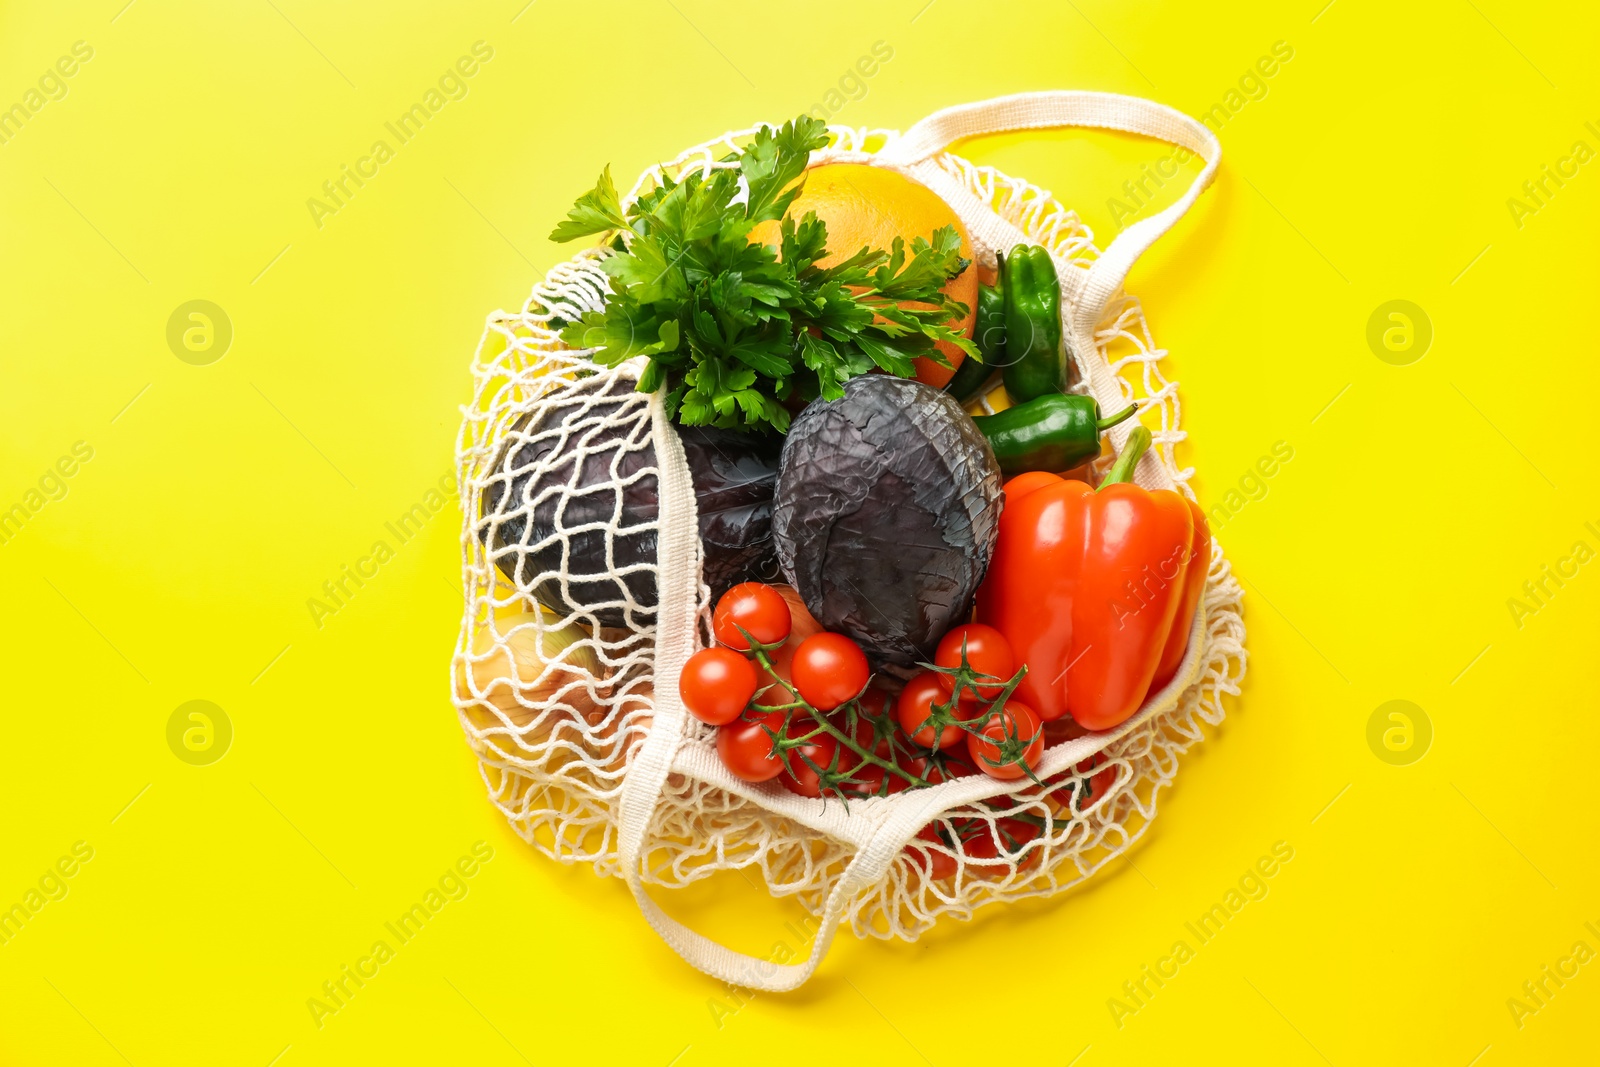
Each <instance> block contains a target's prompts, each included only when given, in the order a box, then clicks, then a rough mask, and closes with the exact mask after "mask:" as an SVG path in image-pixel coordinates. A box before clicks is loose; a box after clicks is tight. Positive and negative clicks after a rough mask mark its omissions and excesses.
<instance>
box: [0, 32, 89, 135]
mask: <svg viewBox="0 0 1600 1067" xmlns="http://www.w3.org/2000/svg"><path fill="white" fill-rule="evenodd" d="M93 58H94V46H93V45H91V44H90V43H89V42H88V41H74V42H72V50H71V53H70V54H68V55H63V56H61V57H60V58H59V59H57V60H56V61H55V63H54V64H53V65H52V66H49V67H46V68H45V71H44V73H43V74H41V75H39V80H38V81H37V82H35V83H34V84H33V85H31V86H29V87H28V88H27V89H26V90H25V91H24V92H23V94H22V96H21V98H20V99H18V100H17V102H16V103H14V104H12V105H11V106H10V107H9V108H6V109H5V110H4V111H0V145H8V144H10V143H11V141H12V138H14V137H16V136H17V134H19V133H21V132H22V127H23V126H24V125H26V124H27V122H28V121H29V120H30V119H32V118H33V117H34V116H36V115H38V114H39V112H41V111H43V110H44V109H45V105H47V104H49V103H50V102H51V101H52V100H65V99H66V98H67V93H68V92H70V91H71V87H70V86H69V85H68V84H67V79H68V78H70V77H72V76H73V75H75V74H77V73H78V70H79V68H81V67H82V66H83V64H85V63H87V62H89V60H91V59H93Z"/></svg>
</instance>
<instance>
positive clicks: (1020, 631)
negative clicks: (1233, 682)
mask: <svg viewBox="0 0 1600 1067" xmlns="http://www.w3.org/2000/svg"><path fill="white" fill-rule="evenodd" d="M1149 446H1150V431H1149V430H1147V429H1145V428H1144V427H1142V426H1140V427H1138V428H1136V429H1135V430H1134V431H1133V433H1132V434H1130V435H1129V438H1128V443H1127V445H1126V446H1125V447H1124V448H1123V451H1122V454H1121V455H1120V456H1118V457H1117V462H1116V464H1115V465H1114V466H1113V467H1112V469H1111V471H1110V473H1108V474H1107V475H1106V479H1105V481H1104V482H1102V483H1101V485H1100V488H1099V489H1091V488H1090V487H1089V486H1088V485H1087V484H1085V483H1084V482H1078V481H1068V480H1067V479H1064V478H1060V477H1056V476H1053V475H1052V476H1042V475H1041V474H1040V473H1039V472H1030V473H1028V474H1024V475H1020V476H1019V477H1017V478H1014V479H1012V481H1011V482H1009V483H1007V485H1006V506H1005V511H1004V512H1002V513H1001V516H1000V537H999V541H998V543H997V544H996V545H995V552H994V557H993V560H992V561H991V562H990V564H989V572H988V574H987V576H986V577H985V578H984V582H983V585H982V587H980V589H979V590H978V620H979V621H980V622H985V623H988V624H989V625H990V626H993V627H994V628H995V629H997V630H999V631H1000V632H1001V633H1002V634H1004V635H1005V637H1006V640H1008V641H1009V642H1010V643H1011V647H1012V650H1013V651H1014V652H1015V653H1016V659H1017V662H1018V663H1025V664H1027V667H1028V674H1027V677H1025V678H1024V679H1023V680H1022V683H1021V684H1020V685H1019V686H1018V687H1017V690H1016V695H1017V699H1019V700H1020V701H1022V702H1023V703H1025V704H1027V705H1028V706H1029V707H1031V708H1033V709H1034V710H1035V711H1036V712H1038V714H1039V716H1040V718H1043V719H1045V720H1051V719H1059V718H1060V717H1061V716H1063V715H1067V714H1070V715H1071V716H1072V718H1073V720H1074V721H1076V722H1077V723H1078V724H1079V725H1080V726H1083V727H1085V728H1087V729H1090V730H1106V729H1109V728H1111V727H1113V726H1116V725H1117V724H1118V723H1121V722H1123V721H1124V720H1126V719H1127V718H1128V717H1129V716H1131V715H1132V714H1133V713H1134V712H1136V711H1138V710H1139V707H1140V705H1142V704H1143V703H1144V701H1145V698H1146V696H1148V695H1149V693H1150V692H1151V690H1152V689H1155V688H1159V687H1160V686H1161V685H1162V684H1164V683H1165V682H1166V681H1167V680H1169V679H1170V678H1171V677H1172V675H1173V674H1174V673H1175V672H1176V670H1177V667H1178V665H1179V664H1180V663H1181V662H1182V660H1183V655H1184V652H1185V651H1186V650H1187V648H1188V644H1189V632H1190V628H1191V626H1192V624H1193V620H1194V612H1195V609H1196V607H1197V605H1198V604H1199V602H1200V596H1201V594H1202V593H1203V592H1204V588H1205V579H1206V571H1207V569H1208V568H1209V566H1210V562H1211V534H1210V531H1209V530H1208V528H1207V526H1206V520H1205V515H1204V513H1202V512H1201V511H1200V508H1199V506H1198V505H1196V504H1195V503H1194V502H1193V501H1191V500H1189V499H1188V498H1186V497H1184V496H1183V495H1182V494H1180V493H1176V492H1173V491H1171V490H1154V491H1152V490H1148V489H1143V488H1141V487H1139V486H1137V485H1133V484H1131V481H1130V479H1131V478H1132V476H1133V469H1134V467H1135V466H1136V465H1137V464H1138V461H1139V457H1140V456H1141V455H1142V454H1143V453H1144V451H1145V450H1146V449H1147V448H1149Z"/></svg>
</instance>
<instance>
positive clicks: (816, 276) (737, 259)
mask: <svg viewBox="0 0 1600 1067" xmlns="http://www.w3.org/2000/svg"><path fill="white" fill-rule="evenodd" d="M827 143H828V136H827V130H826V127H825V126H824V124H823V123H822V122H821V121H820V120H819V119H815V118H812V117H810V116H806V115H802V116H800V117H799V118H797V119H795V120H794V121H792V122H787V123H785V124H784V125H783V126H781V127H779V128H778V129H776V130H774V129H773V128H772V127H770V126H763V127H762V128H761V129H760V130H759V131H757V132H756V134H755V136H754V137H753V138H752V139H751V141H750V143H749V144H748V145H747V146H746V147H745V149H744V151H743V152H742V153H739V154H738V155H736V156H730V157H728V158H727V159H724V160H720V161H718V164H719V165H716V166H713V167H712V168H710V169H709V170H707V169H696V170H693V171H691V172H689V173H687V174H685V175H683V176H682V177H680V178H677V179H674V178H672V177H666V178H663V180H662V181H661V182H660V183H659V184H658V185H656V186H655V187H654V188H652V189H650V190H648V191H646V192H645V193H643V194H641V195H640V196H639V197H638V199H637V200H635V201H634V202H633V203H632V204H630V205H628V207H627V208H626V209H624V208H623V206H622V204H621V201H620V200H619V198H618V196H617V191H616V187H615V186H614V185H613V184H612V181H611V172H610V169H609V168H607V169H606V170H605V171H604V172H602V173H601V175H600V180H599V181H598V182H597V183H596V185H595V187H594V188H593V189H592V190H590V191H589V192H587V193H585V194H584V195H583V196H581V197H579V198H578V201H577V203H575V204H574V205H573V207H572V210H571V211H569V212H568V214H567V220H566V221H564V222H562V223H561V224H560V225H558V226H557V227H556V229H555V232H554V233H552V234H551V239H552V240H556V241H570V240H574V239H576V238H579V237H585V236H590V235H594V234H611V233H613V232H615V233H616V234H617V237H616V239H615V240H614V241H613V242H612V244H611V247H612V249H613V251H612V252H611V253H610V254H608V255H607V256H606V257H605V259H604V260H603V261H602V264H603V267H604V269H605V272H606V275H607V277H608V278H610V280H611V290H612V292H611V296H610V298H609V299H608V300H607V302H606V306H605V310H604V311H600V312H588V313H586V314H585V315H584V316H583V317H582V318H581V319H579V320H578V321H576V322H572V323H568V324H567V325H566V326H565V328H564V329H563V330H562V334H561V337H562V341H563V342H564V343H565V344H567V345H568V346H569V347H572V348H575V349H583V350H588V351H590V353H591V358H592V359H593V360H594V361H595V362H596V363H599V364H601V365H602V366H608V367H611V366H616V365H617V364H619V363H621V362H623V361H624V360H627V359H633V358H640V357H642V358H644V359H645V360H646V363H645V366H644V369H643V370H642V371H641V373H640V376H639V385H638V388H639V389H640V391H642V392H654V391H656V390H657V389H661V390H664V393H665V397H664V402H665V405H666V409H667V412H668V414H669V415H670V416H671V417H673V418H675V419H677V420H678V421H679V422H680V423H682V424H684V425H687V426H696V425H704V426H717V427H723V428H727V429H736V430H757V431H767V432H776V433H783V432H785V431H787V430H788V428H789V418H790V416H789V408H788V406H786V405H788V404H791V403H797V402H799V403H803V402H806V401H809V400H812V399H815V398H817V397H819V396H820V397H823V398H826V399H835V398H837V397H839V396H842V395H843V393H844V384H845V382H847V381H849V380H850V379H851V378H854V377H857V376H858V375H862V374H866V373H869V372H871V371H872V370H874V369H878V370H882V371H885V372H887V373H890V374H898V375H902V376H910V375H911V374H912V373H913V370H914V367H913V362H912V361H913V360H915V359H917V358H919V357H920V358H928V359H933V360H936V361H938V362H940V363H946V365H948V364H947V361H946V360H945V359H944V357H943V356H942V355H941V354H940V352H939V349H938V348H937V347H936V346H937V345H938V344H939V343H940V342H946V343H948V344H951V345H954V346H955V347H956V348H959V349H961V350H962V351H964V352H966V353H967V354H968V355H976V348H975V346H974V345H973V344H972V342H971V340H969V339H968V338H967V337H965V336H964V335H962V334H961V333H960V332H959V331H957V330H955V329H953V328H952V327H951V325H950V323H951V322H953V321H958V320H960V319H961V318H964V317H965V316H966V313H967V308H966V306H965V305H964V304H962V303H960V302H959V301H956V300H953V299H951V298H949V297H947V296H945V295H944V293H943V291H942V290H943V287H944V286H945V284H946V283H948V282H949V281H950V279H951V278H954V277H955V276H956V275H958V274H960V273H961V272H962V271H963V270H965V269H966V268H967V267H968V266H969V261H968V260H966V259H963V258H962V256H961V238H960V235H959V234H958V233H957V232H956V230H955V228H954V227H950V226H946V227H942V228H940V229H938V230H935V231H934V232H933V233H932V234H930V235H928V236H927V237H923V236H920V235H913V236H912V239H911V243H910V245H909V246H907V244H906V242H905V241H904V240H903V239H901V238H896V239H895V240H894V242H893V244H892V245H891V247H890V248H889V249H888V250H882V249H869V248H863V249H860V250H859V251H857V252H855V253H854V254H853V255H850V256H848V257H846V258H844V259H841V260H839V261H838V262H836V263H834V264H833V265H832V266H830V267H826V268H824V267H820V266H818V263H819V262H820V261H822V260H824V259H826V258H827V257H828V256H829V254H830V253H829V249H828V247H827V241H828V230H827V226H826V225H825V224H824V223H823V222H822V220H820V219H818V218H817V217H816V215H814V214H810V213H808V214H807V215H806V216H805V217H804V218H802V219H799V220H796V219H794V218H792V217H790V216H789V215H788V214H787V213H788V211H789V208H790V207H791V206H792V205H793V203H794V200H795V198H796V197H797V196H799V194H800V190H801V187H802V184H803V181H804V176H805V169H806V165H807V163H808V162H809V160H810V156H811V153H812V152H813V151H815V150H816V149H819V148H822V147H823V146H825V145H826V144H827ZM773 219H779V220H781V222H780V224H779V240H778V243H777V245H776V247H774V246H771V245H765V244H752V243H751V242H750V240H749V233H750V231H751V229H752V228H754V227H755V226H756V225H757V224H758V223H761V222H765V221H768V220H773Z"/></svg>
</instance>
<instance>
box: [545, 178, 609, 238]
mask: <svg viewBox="0 0 1600 1067" xmlns="http://www.w3.org/2000/svg"><path fill="white" fill-rule="evenodd" d="M627 225H628V220H627V219H625V218H623V217H622V204H621V203H620V202H619V201H618V200H617V187H616V186H615V185H612V184H611V168H610V167H607V168H606V169H605V170H603V171H601V172H600V180H599V181H598V182H596V183H595V187H594V188H593V189H591V190H590V191H589V192H587V193H584V194H583V195H582V196H580V197H578V202H577V203H576V204H573V205H572V210H571V211H568V212H567V221H565V222H563V223H560V224H558V225H557V226H556V228H555V230H553V231H552V232H551V234H550V240H552V241H571V240H575V239H576V238H579V237H587V236H589V235H590V234H592V233H605V232H606V231H607V230H621V229H625V228H626V227H627Z"/></svg>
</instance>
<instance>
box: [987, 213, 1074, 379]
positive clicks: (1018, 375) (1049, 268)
mask: <svg viewBox="0 0 1600 1067" xmlns="http://www.w3.org/2000/svg"><path fill="white" fill-rule="evenodd" d="M999 262H1000V291H1001V293H1003V294H1004V296H1005V326H1006V335H1005V346H1006V358H1005V362H1006V364H1007V365H1006V368H1005V384H1006V393H1007V394H1008V395H1009V396H1010V397H1011V402H1012V403H1014V404H1021V403H1023V402H1025V401H1028V400H1032V399H1034V398H1035V397H1040V396H1045V395H1046V394H1049V393H1063V392H1065V391H1066V388H1067V363H1066V351H1065V349H1064V348H1063V346H1062V344H1061V285H1060V280H1059V279H1058V278H1057V277H1056V264H1055V260H1054V259H1052V258H1051V256H1050V250H1049V249H1047V248H1045V247H1043V246H1042V245H1026V244H1019V245H1017V246H1016V247H1015V248H1013V249H1012V250H1011V254H1010V255H1008V256H1006V257H1004V258H1003V259H1001V260H1000V261H999Z"/></svg>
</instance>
